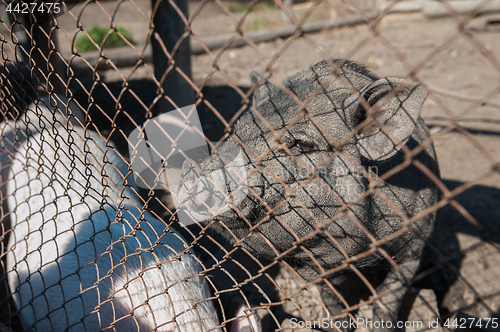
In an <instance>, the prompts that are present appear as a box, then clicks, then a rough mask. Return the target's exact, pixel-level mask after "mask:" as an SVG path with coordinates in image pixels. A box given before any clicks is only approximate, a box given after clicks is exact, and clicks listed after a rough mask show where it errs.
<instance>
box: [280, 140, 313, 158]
mask: <svg viewBox="0 0 500 332" xmlns="http://www.w3.org/2000/svg"><path fill="white" fill-rule="evenodd" d="M287 146H288V149H289V150H290V152H291V153H292V154H293V155H295V156H299V155H301V154H304V153H309V152H314V151H316V150H317V147H316V145H315V144H314V143H311V142H305V141H295V142H293V144H290V145H288V144H287Z"/></svg>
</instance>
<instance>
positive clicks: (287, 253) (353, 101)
mask: <svg viewBox="0 0 500 332" xmlns="http://www.w3.org/2000/svg"><path fill="white" fill-rule="evenodd" d="M252 78H253V81H254V82H255V84H256V88H255V90H254V93H253V102H252V107H250V108H248V109H247V110H246V111H245V112H244V113H243V114H242V115H241V116H240V117H239V118H238V119H237V121H236V122H235V123H234V124H233V126H232V127H231V131H230V133H231V135H230V136H229V137H228V138H227V139H226V140H225V141H224V142H223V143H222V144H220V145H219V146H218V147H215V149H214V151H213V152H212V154H211V156H210V157H209V158H206V159H205V160H204V161H203V162H201V163H199V164H196V163H195V162H193V161H186V162H185V163H184V166H183V172H182V181H183V185H181V186H180V187H179V190H178V191H177V195H178V197H179V200H180V201H182V203H181V204H180V207H179V209H184V210H185V211H188V214H189V215H190V216H191V217H192V218H193V222H201V223H202V224H204V225H205V226H206V225H207V223H210V224H209V226H208V227H207V231H209V232H212V233H214V234H216V235H217V236H219V237H221V238H223V239H225V240H226V241H227V242H228V243H230V244H232V245H238V246H242V247H243V248H244V249H245V250H246V251H248V252H249V253H251V254H252V255H254V256H255V257H257V258H258V259H259V260H261V261H264V262H270V261H273V260H280V261H283V262H286V263H287V264H289V265H290V266H292V267H293V268H294V269H295V270H296V271H297V272H298V274H299V275H300V276H301V277H302V278H303V279H304V280H305V281H307V282H311V283H313V282H314V283H317V284H318V285H320V288H321V293H322V299H323V302H324V304H325V306H326V307H327V309H328V311H329V315H330V317H333V318H335V319H338V322H340V324H338V325H337V326H342V325H343V328H344V330H348V329H350V328H352V325H350V324H349V321H348V318H347V317H348V316H347V314H346V312H351V313H354V309H353V308H351V306H353V305H355V304H357V303H358V302H359V301H360V299H366V298H368V296H370V295H371V296H372V298H373V301H374V302H373V303H374V305H373V313H374V316H373V321H374V322H375V321H378V322H379V323H378V324H374V328H373V330H375V331H391V330H394V328H395V324H396V319H397V315H398V311H399V308H400V306H401V301H402V298H403V296H404V294H405V292H406V289H407V286H408V285H409V283H410V280H411V278H412V277H413V276H414V274H415V273H416V271H417V269H418V267H419V262H420V257H421V254H422V251H423V248H424V246H425V242H426V240H427V239H428V238H429V236H430V234H431V233H432V231H433V228H434V223H435V220H436V208H434V206H435V204H436V203H437V202H438V200H439V192H438V189H437V186H436V185H435V183H434V182H433V181H432V180H431V179H430V178H429V177H428V176H427V175H426V174H425V173H424V171H422V170H421V169H422V168H424V169H426V171H428V172H429V173H431V174H433V175H434V176H435V177H436V178H438V177H439V169H438V164H437V159H436V154H435V152H434V148H433V145H432V142H431V141H430V140H429V138H430V134H429V131H428V128H427V127H426V125H425V124H424V122H423V120H422V118H421V117H420V115H419V114H420V110H421V108H422V104H423V103H424V101H425V99H426V97H427V93H426V90H425V89H424V88H423V87H422V86H420V85H418V84H416V83H415V82H413V81H410V80H407V79H403V78H397V77H384V78H379V77H377V76H376V75H375V74H373V73H371V72H369V71H368V70H367V69H366V68H365V67H363V66H361V65H359V64H356V63H354V62H351V61H347V60H339V59H333V60H328V61H327V60H325V61H321V62H319V63H317V64H315V65H313V66H311V67H309V68H306V69H303V70H301V71H299V72H298V73H296V74H294V75H292V76H290V77H288V78H287V79H285V80H284V81H283V82H282V83H281V84H277V83H276V84H273V83H271V82H270V81H268V80H265V79H263V78H261V77H260V76H258V75H257V74H253V77H252ZM301 105H304V106H303V107H301ZM419 146H421V150H417V152H416V153H415V154H410V151H411V150H413V149H415V148H417V147H419ZM241 155H243V162H242V163H240V165H238V166H235V167H234V171H233V172H232V173H231V172H228V171H227V166H226V165H230V164H231V163H233V161H234V160H236V159H237V157H238V156H241ZM412 161H414V163H412ZM405 162H407V163H406V164H404V165H403V167H402V168H401V169H399V170H398V171H397V172H394V174H391V175H390V176H388V175H389V174H386V173H387V172H389V171H390V170H392V169H393V168H394V167H397V166H399V165H401V164H403V163H405ZM416 165H422V166H421V167H420V168H417V166H416ZM242 168H243V169H244V171H241V169H242ZM215 172H217V174H219V175H218V176H217V177H216V176H213V175H211V174H215ZM221 172H223V173H224V174H225V176H221V175H220V174H222V173H221ZM230 173H231V174H230ZM234 173H239V174H240V176H234ZM384 174H386V177H383V178H382V177H381V176H382V175H384ZM229 178H230V179H229ZM215 179H218V180H215ZM235 182H237V183H239V187H238V186H237V185H235ZM229 183H231V185H229ZM220 188H224V190H226V192H228V191H229V195H226V197H221V196H224V195H220V192H221V189H220ZM227 188H229V189H227ZM235 188H236V189H235ZM242 188H245V189H242ZM231 189H232V190H231ZM243 190H244V191H243ZM222 191H223V190H222ZM241 192H245V193H247V194H246V195H245V197H244V199H238V200H237V201H235V200H233V197H238V194H239V193H241ZM227 196H229V197H227ZM233 203H234V204H233ZM228 207H229V208H228ZM214 211H220V213H214ZM412 218H413V219H412ZM410 221H411V223H410ZM396 233H397V234H396ZM391 236H392V237H391ZM384 239H385V240H384ZM379 241H381V242H379ZM371 287H373V288H371ZM370 289H371V290H370ZM380 322H381V323H380ZM331 329H332V330H337V329H336V327H334V326H333V325H332V326H331Z"/></svg>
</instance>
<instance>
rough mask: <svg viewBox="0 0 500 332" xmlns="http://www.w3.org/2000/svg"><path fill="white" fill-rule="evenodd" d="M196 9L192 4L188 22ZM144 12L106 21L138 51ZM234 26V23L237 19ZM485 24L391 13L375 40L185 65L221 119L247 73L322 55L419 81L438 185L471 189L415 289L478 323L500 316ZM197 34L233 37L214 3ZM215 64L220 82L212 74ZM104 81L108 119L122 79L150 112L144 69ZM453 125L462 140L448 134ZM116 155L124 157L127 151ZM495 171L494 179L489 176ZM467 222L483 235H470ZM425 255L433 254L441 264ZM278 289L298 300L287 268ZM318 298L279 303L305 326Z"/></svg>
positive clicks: (134, 6)
mask: <svg viewBox="0 0 500 332" xmlns="http://www.w3.org/2000/svg"><path fill="white" fill-rule="evenodd" d="M197 4H198V3H196V2H191V3H190V11H191V12H193V11H194V10H195V8H196V6H197ZM79 6H80V7H79ZM89 6H97V5H96V4H90V5H89ZM99 6H101V7H103V8H104V9H105V10H107V11H108V13H109V15H106V14H104V13H103V12H101V11H97V10H96V11H94V10H92V11H91V10H90V9H86V10H85V11H84V15H82V17H81V21H82V22H83V23H84V26H85V25H86V24H90V23H99V24H103V25H106V24H109V22H110V17H111V13H112V11H113V10H112V9H113V6H114V5H113V3H111V2H104V3H102V4H100V5H99ZM80 8H81V5H78V6H77V7H75V8H74V9H73V10H72V12H73V13H78V11H79V10H80ZM139 9H140V10H142V11H143V12H144V15H142V14H140V10H139ZM99 10H100V9H99ZM150 12H151V10H150V5H149V2H147V1H142V0H141V1H136V2H127V3H123V4H122V5H121V7H120V9H119V10H118V12H117V14H116V15H115V16H114V22H115V23H116V24H117V25H121V26H125V27H127V28H129V29H130V30H131V32H132V33H133V37H134V38H135V40H137V41H138V42H139V45H138V46H136V47H139V46H140V43H143V42H145V39H144V38H145V36H146V34H147V32H148V22H147V16H148V15H149V14H150ZM340 12H341V10H339V9H338V7H335V6H332V7H331V8H330V9H329V11H327V10H323V12H322V14H317V16H318V17H325V16H326V17H335V16H337V15H339V13H340ZM75 15H76V14H75ZM234 15H235V17H236V18H238V17H240V16H241V14H238V13H234ZM486 19H487V17H478V18H475V19H472V20H470V21H468V22H467V23H466V24H465V25H464V26H461V25H460V24H459V22H458V21H457V19H454V18H442V19H436V20H430V21H429V20H426V19H425V18H424V17H422V16H421V14H420V13H410V14H391V15H388V16H387V17H385V18H384V19H383V20H382V22H381V23H380V24H379V25H378V27H377V33H375V34H374V33H373V31H372V30H371V29H370V28H369V27H368V26H366V25H359V26H355V27H346V28H341V29H337V30H329V31H323V32H320V33H315V34H310V35H308V36H307V38H300V39H297V40H295V41H293V42H292V43H287V41H286V40H281V39H280V40H274V41H270V42H265V43H260V44H258V45H256V47H255V48H253V47H251V46H245V47H240V48H234V49H229V50H226V51H225V52H223V53H222V54H218V52H219V51H217V50H216V51H214V52H213V55H209V54H203V55H198V56H193V57H192V73H193V75H192V76H193V80H194V82H195V83H196V84H197V85H198V86H200V87H201V88H202V93H203V96H204V98H205V99H206V100H207V101H209V102H210V104H211V105H213V106H214V107H215V108H216V109H217V110H218V111H219V112H220V113H221V115H222V116H223V117H224V118H225V119H226V120H229V119H231V118H232V116H233V115H234V114H235V113H236V111H237V110H238V109H239V108H240V107H241V97H240V96H239V94H238V93H237V92H236V91H235V89H233V88H232V87H231V86H230V84H228V79H229V80H230V82H231V85H234V86H237V87H238V88H239V89H241V91H243V92H246V91H248V89H249V88H250V85H251V84H250V78H249V77H250V73H251V72H252V71H257V72H259V73H261V74H263V73H265V72H266V66H267V65H268V64H269V63H270V64H271V67H272V74H273V75H274V76H275V77H277V78H278V79H282V78H284V77H286V76H287V75H290V74H292V73H294V72H296V71H297V70H299V69H301V68H303V67H305V66H307V65H310V64H314V63H315V62H317V61H320V60H321V59H322V58H323V57H324V56H328V57H333V58H339V57H346V58H349V59H352V60H355V61H357V62H359V63H361V64H364V65H366V66H367V67H368V69H369V70H371V71H373V72H374V73H376V74H378V75H380V76H388V75H392V76H400V77H407V76H409V74H410V73H411V72H414V73H415V75H414V77H415V78H416V79H418V80H419V81H420V82H421V83H422V84H423V85H424V86H425V87H426V88H427V89H428V90H429V91H430V94H429V98H428V99H427V101H426V102H425V104H424V106H423V110H422V117H423V118H424V120H425V121H426V123H427V124H428V125H429V127H430V128H431V132H432V133H433V138H434V144H435V147H436V150H437V155H438V161H439V165H440V168H441V177H442V179H443V183H444V184H445V185H446V187H447V188H448V189H449V190H453V189H455V188H458V187H460V186H462V185H463V184H465V183H469V184H470V186H469V187H468V188H467V190H465V191H464V192H462V193H461V194H460V195H458V196H457V197H454V198H453V199H454V201H455V202H456V203H457V204H456V205H455V207H451V206H450V205H448V206H446V207H444V208H442V209H441V211H440V214H439V221H438V225H437V227H436V231H435V234H434V237H433V239H432V241H431V244H432V246H430V247H429V248H430V249H429V250H428V252H427V253H426V255H425V257H424V262H423V267H422V270H423V271H424V270H427V269H430V268H432V267H436V266H444V267H442V268H438V269H436V270H437V271H436V272H435V273H433V274H429V275H425V274H421V275H419V276H418V277H417V278H416V284H415V287H417V288H419V289H424V290H427V289H432V290H433V292H432V294H434V295H432V294H431V295H430V297H431V298H432V297H433V296H434V297H433V299H434V300H431V301H434V302H435V306H434V307H436V308H438V310H439V313H440V314H441V316H442V317H447V315H451V314H453V313H455V312H456V311H461V312H463V313H465V314H468V315H471V316H473V317H483V318H488V317H489V318H493V317H497V318H498V317H499V315H500V282H499V281H500V172H499V168H498V165H499V164H498V163H499V162H500V42H499V41H500V27H498V25H491V26H489V25H487V24H485V20H486ZM249 20H250V21H252V20H253V21H255V22H261V21H264V22H266V23H261V25H263V26H265V27H274V26H279V25H282V24H283V18H282V16H281V14H280V13H279V11H275V10H273V9H269V10H267V9H266V10H262V11H257V12H256V13H252V14H251V15H250V16H249ZM59 27H60V28H61V30H62V31H64V32H66V34H67V38H66V37H64V38H63V39H62V42H61V50H62V52H63V53H64V52H66V53H67V51H68V49H67V48H65V47H68V45H69V44H68V43H69V42H68V40H71V39H72V37H73V35H74V32H75V31H76V25H75V19H74V17H73V16H72V15H69V14H66V15H64V16H62V17H61V18H60V19H59ZM462 28H463V29H465V31H466V34H463V33H459V31H460V30H461V29H462ZM248 29H251V26H250V25H248ZM68 31H69V32H68ZM193 31H194V33H196V34H198V35H199V36H212V35H217V34H223V33H229V32H231V31H234V20H232V19H231V17H229V16H228V15H227V14H225V13H224V12H223V11H222V10H221V9H220V8H219V7H218V6H217V5H216V4H215V3H213V2H210V3H208V4H207V5H206V6H205V7H204V8H203V9H202V10H201V11H200V13H199V14H198V16H196V18H195V19H194V21H193ZM60 40H61V38H60ZM277 54H279V57H276V55H277ZM219 55H220V56H219ZM216 57H217V64H218V68H219V70H220V71H217V70H214V66H213V64H214V59H215V58H216ZM415 69H416V70H415ZM221 72H223V73H224V74H221ZM78 75H80V76H79V77H78V78H79V79H80V80H81V82H82V84H83V85H84V86H85V87H86V88H88V89H89V90H90V87H91V85H92V83H93V81H92V77H89V76H88V75H87V74H85V73H79V74H78ZM85 75H87V76H85ZM100 75H101V79H102V82H103V83H104V84H97V85H96V87H95V89H94V92H93V97H94V98H95V103H96V104H97V105H100V107H101V108H102V109H104V110H112V111H113V112H114V111H115V110H116V109H117V103H116V101H115V100H113V98H112V97H110V94H112V95H114V97H116V98H117V97H118V96H119V93H120V91H121V89H122V87H123V78H124V77H128V84H129V87H130V90H132V91H133V92H134V93H135V94H136V95H137V98H139V99H141V100H142V101H143V102H144V103H145V104H146V105H147V104H148V103H151V102H152V100H153V99H154V98H155V96H156V85H155V84H154V83H153V80H152V65H148V66H143V67H140V68H138V69H137V70H136V71H135V72H132V68H119V71H115V70H109V71H106V72H100ZM226 77H227V78H228V79H227V78H226ZM434 89H435V90H434ZM80 98H81V100H83V101H82V104H85V99H87V97H86V96H85V95H83V94H82V95H80ZM120 98H121V99H120V101H121V103H120V107H122V108H123V110H124V111H127V112H128V113H129V114H131V115H132V117H133V118H134V119H136V120H137V121H140V119H141V117H142V116H143V115H144V108H143V106H141V104H140V103H139V102H138V101H137V98H136V97H135V96H134V95H133V94H131V93H130V92H125V93H124V95H123V96H122V97H120ZM198 111H199V114H200V117H201V121H202V124H203V128H204V131H205V133H206V135H207V136H208V137H209V138H210V139H211V140H212V141H214V140H218V139H219V138H220V137H221V136H222V133H223V129H224V125H223V123H222V122H221V121H220V120H219V119H217V118H216V117H214V116H213V113H212V111H211V110H210V109H209V108H208V107H206V106H204V104H203V103H202V104H201V105H200V106H199V107H198ZM93 112H94V113H92V114H93V117H94V121H95V122H96V123H98V124H99V126H100V127H101V129H102V130H103V132H104V133H106V132H110V130H111V128H110V126H108V125H107V124H108V123H109V119H107V118H106V117H105V116H103V115H102V114H101V113H100V112H99V111H98V110H97V109H96V108H95V107H94V109H93ZM108 113H109V112H108ZM117 119H118V120H117V121H118V123H122V124H123V128H133V127H131V123H130V119H129V118H126V117H125V116H121V117H120V116H118V118H117ZM120 121H121V122H120ZM451 124H454V125H455V126H458V127H459V129H456V128H455V127H453V128H452V127H449V126H451ZM125 131H126V129H125ZM115 134H116V133H115ZM117 144H118V145H119V148H121V149H122V150H123V151H124V152H125V153H126V143H125V145H120V144H121V143H120V142H117ZM495 163H496V164H497V166H496V167H497V168H496V171H493V165H494V164H495ZM457 206H458V207H459V209H458V210H457V208H456V207H457ZM460 207H463V210H460ZM459 210H460V211H459ZM464 211H465V212H464ZM166 213H167V212H164V213H163V215H166ZM471 221H472V222H471ZM474 222H477V224H479V225H480V226H477V225H476V226H475V225H473V223H474ZM484 236H488V239H486V238H485V237H484ZM432 247H434V248H436V249H437V251H439V252H440V253H441V254H440V255H437V254H436V253H435V252H434V251H433V250H432ZM275 278H276V283H277V284H278V285H279V286H280V287H281V288H282V289H286V290H288V291H290V294H292V293H296V292H297V291H298V290H299V288H300V286H301V285H300V282H299V281H297V280H295V279H294V277H293V273H290V272H289V271H288V270H287V269H283V268H282V270H280V271H278V272H277V273H276V277H275ZM417 291H418V290H417ZM281 297H282V298H283V297H284V295H283V294H281ZM318 299H319V296H318V294H317V290H315V289H314V287H312V288H309V289H307V290H304V291H303V292H301V293H300V294H298V295H297V296H295V297H294V301H288V302H286V303H285V304H284V306H283V307H284V308H283V310H284V311H285V312H287V313H288V314H292V315H295V316H298V317H300V316H301V315H302V314H303V313H305V316H307V317H308V319H311V320H312V319H318V318H320V317H322V315H323V314H324V312H323V310H322V306H321V303H320V302H319V300H318ZM294 302H295V303H299V304H300V307H301V309H299V308H297V307H296V306H294V305H293V303H294ZM301 310H302V311H301Z"/></svg>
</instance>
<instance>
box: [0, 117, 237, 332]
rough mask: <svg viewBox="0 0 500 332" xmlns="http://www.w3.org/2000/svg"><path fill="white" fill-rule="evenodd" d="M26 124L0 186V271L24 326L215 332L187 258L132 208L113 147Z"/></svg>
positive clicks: (200, 282)
mask: <svg viewBox="0 0 500 332" xmlns="http://www.w3.org/2000/svg"><path fill="white" fill-rule="evenodd" d="M30 120H31V121H28V123H27V124H26V128H25V131H26V132H28V133H29V135H28V136H27V137H26V138H25V140H24V141H23V142H21V143H19V144H16V149H15V150H16V151H15V154H14V157H13V160H12V161H11V164H10V171H9V175H8V180H7V184H6V197H7V205H8V209H9V211H10V217H11V222H12V230H11V232H10V238H9V242H8V252H7V255H6V256H7V258H6V260H7V263H6V273H7V280H8V284H9V287H10V290H11V293H12V298H13V300H14V303H15V305H16V308H17V310H18V313H19V315H20V317H21V320H22V322H23V325H24V328H25V330H27V331H56V332H57V331H101V330H105V329H106V330H107V329H109V330H113V331H153V330H154V331H172V332H173V331H176V332H181V331H184V332H188V331H220V329H219V328H218V326H219V325H220V324H219V320H218V316H217V311H216V310H215V307H214V305H213V303H212V300H211V299H210V297H211V295H210V291H209V288H208V283H207V280H206V279H205V276H204V275H202V273H201V272H202V267H201V265H200V263H199V262H198V260H197V258H196V256H195V255H194V253H193V252H192V251H191V249H190V246H189V244H188V243H186V242H185V241H184V239H183V238H182V237H181V236H180V235H179V234H177V233H176V232H175V231H174V230H173V229H172V228H169V226H168V225H166V224H165V223H164V222H162V221H160V220H159V219H157V218H156V217H155V216H154V215H153V214H152V213H150V212H148V211H144V210H143V209H142V204H141V203H140V200H139V198H138V196H137V195H136V192H137V190H136V189H135V188H134V182H133V180H131V179H128V178H127V174H128V173H129V172H128V164H127V163H126V162H125V161H124V160H123V158H122V157H121V156H119V155H118V154H117V153H116V152H115V150H114V148H113V147H111V146H110V145H109V143H108V142H106V141H105V140H103V139H102V138H101V137H100V136H99V135H98V134H97V133H96V132H93V131H90V130H87V131H86V130H84V129H83V128H81V127H79V126H74V127H72V128H67V127H66V126H63V125H61V124H57V123H53V122H51V121H48V122H47V121H44V120H43V119H42V117H40V121H35V120H36V119H33V118H31V119H30ZM242 319H243V318H242Z"/></svg>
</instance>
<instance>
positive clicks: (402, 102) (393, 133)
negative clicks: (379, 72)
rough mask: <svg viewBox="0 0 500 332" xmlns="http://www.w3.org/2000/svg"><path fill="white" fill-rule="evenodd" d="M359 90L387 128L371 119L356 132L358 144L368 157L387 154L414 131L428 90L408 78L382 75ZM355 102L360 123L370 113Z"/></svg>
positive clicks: (374, 158) (384, 157)
mask: <svg viewBox="0 0 500 332" xmlns="http://www.w3.org/2000/svg"><path fill="white" fill-rule="evenodd" d="M360 94H361V96H363V98H364V100H366V102H367V103H368V104H369V105H370V106H371V107H372V108H371V109H372V110H373V111H374V113H373V117H374V118H375V119H377V121H378V122H379V123H380V124H382V125H383V126H384V127H385V129H386V132H384V131H383V130H381V129H380V127H379V125H378V124H377V122H376V121H372V122H371V123H370V124H368V125H366V126H365V127H363V128H362V129H361V130H360V131H359V132H358V140H357V147H358V149H359V151H360V153H361V154H362V155H363V156H364V157H366V158H368V159H371V160H384V159H387V158H390V157H392V156H393V155H394V154H396V153H397V152H398V151H399V150H400V149H401V147H402V146H403V145H404V144H405V143H406V141H407V140H408V139H409V138H410V136H411V135H412V134H413V132H414V131H415V127H416V124H417V121H418V117H419V114H420V109H421V108H422V104H423V103H424V101H425V98H427V92H426V91H425V89H424V88H423V87H422V86H420V85H418V84H416V83H414V82H411V81H409V80H405V79H402V78H382V79H379V80H377V81H375V82H373V83H371V84H369V85H368V86H366V87H365V88H363V89H362V91H360ZM356 99H358V97H356ZM357 102H358V103H359V104H358V105H357V111H356V112H357V124H359V123H361V122H362V121H363V120H365V119H366V118H367V117H369V116H368V113H369V112H368V111H366V110H365V107H363V106H362V103H360V102H359V100H357ZM351 104H353V103H352V101H351Z"/></svg>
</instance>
